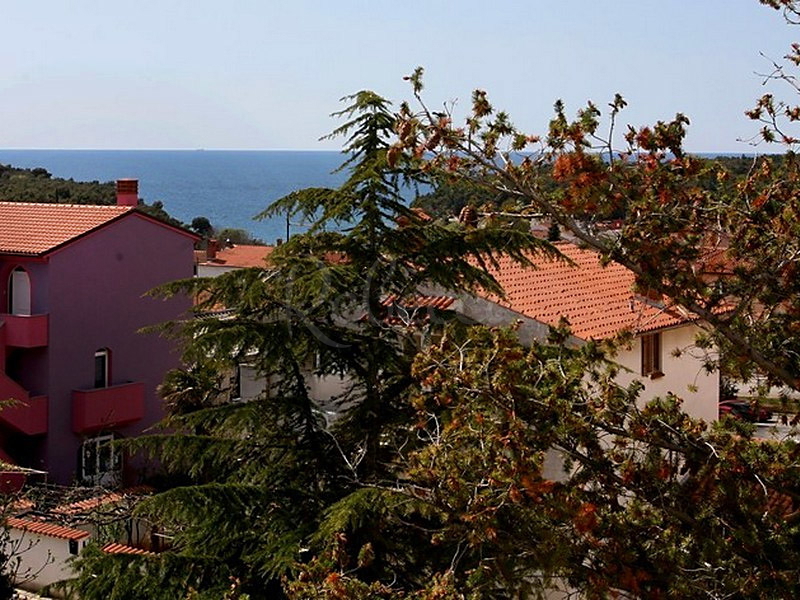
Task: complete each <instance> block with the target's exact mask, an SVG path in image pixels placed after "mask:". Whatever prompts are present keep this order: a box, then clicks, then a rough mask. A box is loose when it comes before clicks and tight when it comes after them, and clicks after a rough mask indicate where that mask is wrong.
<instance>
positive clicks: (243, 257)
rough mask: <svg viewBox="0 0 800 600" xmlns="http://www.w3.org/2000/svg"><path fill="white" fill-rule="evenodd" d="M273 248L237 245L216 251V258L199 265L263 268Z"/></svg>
mask: <svg viewBox="0 0 800 600" xmlns="http://www.w3.org/2000/svg"><path fill="white" fill-rule="evenodd" d="M274 249H275V246H254V245H250V244H237V245H235V246H233V247H232V248H227V247H226V248H222V249H220V250H218V251H217V256H216V258H212V259H211V260H206V261H201V262H200V264H203V265H211V266H220V267H240V268H241V267H263V266H264V264H265V262H266V260H267V257H268V256H269V255H270V254H272V251H273V250H274Z"/></svg>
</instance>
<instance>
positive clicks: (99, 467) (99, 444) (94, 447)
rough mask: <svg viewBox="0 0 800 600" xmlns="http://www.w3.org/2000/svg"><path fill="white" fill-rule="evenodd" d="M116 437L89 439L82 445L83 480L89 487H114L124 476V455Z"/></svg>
mask: <svg viewBox="0 0 800 600" xmlns="http://www.w3.org/2000/svg"><path fill="white" fill-rule="evenodd" d="M113 441H114V435H113V434H108V435H101V436H98V437H94V438H89V439H88V440H86V441H85V442H83V444H82V445H81V465H80V467H81V480H83V482H84V483H86V484H89V485H102V486H112V485H115V484H117V483H118V482H119V478H120V475H121V474H122V453H121V451H120V449H119V448H117V447H116V446H114V444H112V442H113Z"/></svg>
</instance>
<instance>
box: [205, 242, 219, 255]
mask: <svg viewBox="0 0 800 600" xmlns="http://www.w3.org/2000/svg"><path fill="white" fill-rule="evenodd" d="M218 250H219V242H218V241H217V240H214V239H211V240H208V246H207V247H206V260H214V259H215V258H217V251H218Z"/></svg>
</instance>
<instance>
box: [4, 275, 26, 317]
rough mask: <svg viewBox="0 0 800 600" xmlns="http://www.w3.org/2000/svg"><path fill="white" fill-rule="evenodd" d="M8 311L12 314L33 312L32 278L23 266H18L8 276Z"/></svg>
mask: <svg viewBox="0 0 800 600" xmlns="http://www.w3.org/2000/svg"><path fill="white" fill-rule="evenodd" d="M8 312H9V314H12V315H29V314H31V279H30V277H28V272H27V271H26V270H25V269H23V268H22V267H17V268H16V269H14V270H13V271H11V274H10V275H9V276H8Z"/></svg>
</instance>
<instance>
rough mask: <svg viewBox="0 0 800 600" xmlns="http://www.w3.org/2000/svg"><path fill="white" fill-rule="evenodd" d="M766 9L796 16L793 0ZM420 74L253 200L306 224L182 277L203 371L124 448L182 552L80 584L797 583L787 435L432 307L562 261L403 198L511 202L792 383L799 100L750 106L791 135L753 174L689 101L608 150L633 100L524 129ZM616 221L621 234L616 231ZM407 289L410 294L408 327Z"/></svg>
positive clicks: (610, 352) (688, 593) (798, 256)
mask: <svg viewBox="0 0 800 600" xmlns="http://www.w3.org/2000/svg"><path fill="white" fill-rule="evenodd" d="M762 2H763V3H765V4H768V5H770V6H772V7H773V8H782V9H784V11H785V14H786V15H787V17H792V16H797V15H798V14H800V13H798V11H797V4H796V3H795V2H791V1H789V0H780V1H773V0H762ZM792 56H793V55H792V54H790V56H789V61H790V64H791V63H794V64H798V63H799V62H800V61H796V60H794V59H793V58H792ZM781 75H784V76H783V77H782V76H781ZM778 79H783V81H785V82H789V83H791V82H792V80H791V79H790V78H788V75H787V74H786V73H779V74H778ZM409 81H410V84H411V85H412V88H413V93H414V100H413V103H412V102H408V103H403V104H401V105H400V106H399V107H398V109H397V111H396V112H393V110H392V108H391V106H390V104H389V103H388V101H387V100H385V99H384V98H382V97H380V96H378V95H376V94H374V93H372V92H366V91H365V92H359V93H358V94H356V95H354V96H352V97H350V98H348V99H347V101H348V102H349V104H348V106H347V107H346V108H345V109H344V110H343V111H341V112H340V113H338V114H337V116H338V117H339V118H341V119H342V120H343V121H344V123H343V124H342V125H341V126H340V127H339V128H338V129H337V130H336V131H334V134H333V135H340V136H344V138H345V140H346V143H345V162H344V164H343V166H342V168H343V169H345V170H346V171H347V173H348V179H347V181H346V182H345V183H344V184H343V185H342V186H341V187H340V188H338V189H320V188H317V189H308V190H302V191H298V192H295V193H292V194H290V195H289V196H287V197H285V198H283V199H280V200H278V201H276V202H275V203H273V204H272V205H271V206H270V207H269V208H268V209H267V210H266V211H265V213H264V216H271V215H276V214H289V215H290V216H293V215H298V214H300V215H301V216H303V217H304V218H305V219H306V220H309V221H310V222H312V226H311V227H310V229H309V231H308V233H305V234H301V235H297V236H295V237H293V238H292V239H291V240H289V241H288V242H287V243H286V244H284V245H282V246H281V247H280V248H278V249H276V250H275V252H274V253H273V254H272V255H271V257H270V260H271V263H270V265H269V267H268V268H267V267H265V268H253V269H243V270H240V271H237V272H231V273H226V274H224V275H222V276H220V277H219V278H216V279H212V280H202V279H199V280H192V281H184V282H178V283H176V284H174V285H171V286H169V287H168V288H167V289H166V290H165V292H166V293H179V292H187V291H188V292H190V293H193V294H196V295H197V297H198V298H199V299H200V303H199V305H198V308H197V309H198V313H199V315H200V316H201V317H202V318H198V319H195V320H193V321H191V322H188V323H183V324H179V326H178V327H177V329H178V331H179V333H180V334H181V335H183V336H184V339H185V340H186V344H187V345H186V354H185V360H186V368H185V369H183V370H181V371H177V372H173V373H171V374H170V376H169V377H168V379H167V381H166V382H165V385H164V387H163V392H164V395H165V397H166V398H168V400H169V406H170V409H171V414H170V416H169V417H168V418H167V419H166V421H165V422H164V423H163V427H162V431H161V432H160V433H156V434H154V435H152V436H148V437H146V438H142V439H139V440H133V441H130V442H128V445H129V446H130V447H131V448H132V449H140V450H147V451H150V452H154V453H155V454H156V456H158V458H159V461H160V464H161V466H162V467H163V469H164V471H165V477H164V479H163V480H162V481H163V482H164V484H163V491H162V493H160V494H158V495H156V496H154V497H153V498H152V499H150V500H147V501H145V502H144V503H142V504H141V505H140V506H139V507H138V508H137V511H136V512H137V515H138V516H139V517H141V518H147V519H149V520H152V521H153V522H154V523H156V524H157V526H158V527H159V528H160V530H161V531H164V532H165V533H166V534H167V535H169V536H170V537H171V540H172V542H171V543H172V546H171V548H170V549H169V550H168V551H166V552H164V553H161V554H159V555H157V556H152V557H133V558H128V557H108V556H103V555H102V554H100V553H98V552H93V553H91V552H90V553H88V554H86V555H85V556H84V557H83V558H81V559H80V560H79V565H80V567H81V573H80V576H79V577H78V579H77V580H76V581H75V582H74V587H75V589H76V590H77V591H78V592H79V593H80V595H81V597H82V598H87V599H92V598H134V597H135V598H140V597H152V598H160V597H164V598H166V597H170V598H176V597H185V598H219V597H228V598H237V597H240V598H244V597H247V598H276V597H287V598H290V599H292V600H300V599H304V600H305V599H319V600H323V599H324V600H356V599H361V598H376V599H377V598H382V599H387V600H388V599H391V600H395V599H400V598H412V599H416V600H433V599H439V600H456V599H465V598H487V599H501V598H519V599H523V598H538V597H544V596H545V595H546V594H548V593H550V592H552V591H553V590H562V591H563V592H564V593H565V594H574V595H576V596H578V597H585V598H608V597H622V598H686V599H689V598H698V597H708V598H720V599H721V598H731V597H736V598H789V597H795V596H796V595H797V592H798V588H800V580H799V579H798V575H797V567H796V565H797V561H798V558H799V557H798V544H797V540H798V535H800V529H798V523H800V519H799V518H798V515H800V511H799V510H798V509H800V473H798V468H797V454H798V451H800V450H798V446H797V444H796V442H795V441H794V440H793V439H792V438H787V439H784V440H773V441H756V440H754V439H753V431H754V429H753V427H752V426H749V425H747V424H745V423H739V422H735V421H733V420H731V419H723V420H722V421H720V422H719V423H714V424H707V423H703V422H700V421H696V420H693V419H691V418H689V417H688V416H687V415H686V414H685V413H683V412H682V411H681V400H680V398H679V397H677V396H675V395H672V394H670V395H668V396H666V397H663V398H656V399H652V400H650V399H643V398H640V393H641V385H640V384H638V383H633V384H630V385H626V386H623V385H620V384H619V382H618V379H617V375H618V374H619V369H620V368H619V367H618V366H617V365H616V364H615V362H614V353H615V351H616V350H617V349H618V345H619V344H620V343H624V339H620V340H608V341H606V342H603V343H597V342H591V341H590V342H588V343H586V344H585V345H583V346H581V347H573V346H570V345H568V344H567V343H566V341H567V339H568V338H569V329H568V325H567V324H566V323H562V325H561V326H559V327H558V328H555V329H553V330H552V332H551V334H550V337H549V339H547V340H542V341H538V342H534V343H532V344H531V345H530V346H529V347H523V346H521V345H520V344H519V341H518V339H517V337H516V334H515V331H514V329H513V327H512V328H509V329H500V330H497V329H487V328H484V327H481V326H474V325H470V324H467V323H463V322H460V321H458V320H457V319H448V316H449V315H448V314H446V312H438V311H430V312H427V311H426V312H425V313H424V314H423V313H421V312H420V311H419V310H417V309H415V308H414V299H415V298H417V297H418V296H419V294H420V293H422V292H423V291H425V290H442V289H443V290H456V291H475V290H476V289H479V288H480V289H482V290H485V291H490V292H494V293H496V294H502V290H501V289H499V288H498V286H497V283H496V281H494V279H493V278H492V277H491V275H490V274H489V272H488V271H487V270H486V269H485V268H484V267H486V266H487V265H494V264H496V260H497V259H498V257H500V256H503V255H510V256H511V257H512V258H514V259H515V260H517V261H519V262H520V263H523V264H528V265H529V264H531V261H533V262H535V261H536V260H539V259H542V258H544V257H551V258H553V257H557V251H556V250H555V249H554V248H553V247H552V246H551V245H549V244H548V243H547V242H546V241H543V240H539V239H537V238H535V237H534V236H532V235H531V234H530V233H529V232H528V231H526V230H524V229H521V228H519V227H515V226H513V225H512V224H510V223H509V222H508V221H507V220H506V219H494V218H491V214H489V215H488V216H487V218H484V219H482V220H479V221H478V222H477V223H475V222H469V223H458V222H453V221H452V220H450V219H448V218H444V217H443V218H432V217H431V216H430V215H428V214H425V213H422V212H420V211H417V210H414V209H412V208H409V207H408V206H406V203H405V202H404V201H403V198H402V194H401V188H402V185H403V184H413V183H414V182H420V183H432V182H433V183H435V182H441V181H452V182H456V183H455V185H454V186H453V187H454V188H455V187H456V186H464V187H465V188H466V189H473V187H474V188H475V189H478V188H480V189H482V190H485V191H484V192H483V193H485V194H488V196H490V197H493V198H494V197H502V198H503V206H502V211H503V212H504V213H506V212H509V211H511V212H514V211H516V212H517V213H518V214H520V215H527V214H529V213H531V212H535V213H543V214H546V215H548V216H549V217H550V218H551V219H552V220H553V221H554V222H556V223H557V224H558V225H559V227H560V228H561V230H562V231H565V232H569V233H570V235H572V236H573V237H574V238H576V239H577V240H579V242H580V243H583V244H585V245H587V246H589V247H591V248H594V249H595V250H597V252H598V253H599V254H600V255H601V256H602V257H603V260H605V261H609V262H610V261H615V262H618V263H620V264H622V265H623V266H625V267H627V268H628V269H629V270H630V271H631V272H632V273H634V274H635V275H636V279H637V287H638V291H640V292H641V293H643V294H646V295H648V296H649V297H657V298H659V302H661V303H662V304H663V305H664V308H665V310H669V311H674V312H676V313H678V314H690V315H694V316H695V317H696V318H697V322H698V323H700V324H702V325H703V327H704V333H703V334H702V335H701V336H700V337H699V338H698V339H697V340H696V342H695V343H696V346H697V347H696V350H698V351H709V354H708V362H707V364H708V366H709V368H712V369H717V368H719V369H722V368H724V369H725V370H726V372H727V373H731V374H733V375H736V376H738V377H741V378H747V379H749V378H751V377H752V376H753V375H756V374H757V375H760V376H762V377H763V378H764V381H766V383H768V384H773V383H774V384H780V385H783V386H785V387H786V388H787V389H794V390H800V376H799V375H798V373H800V358H798V357H800V336H798V323H799V321H798V317H797V315H798V314H800V313H799V312H798V311H800V294H799V292H800V289H799V288H798V285H799V284H798V278H797V277H796V274H797V269H798V263H799V261H800V251H799V250H800V249H798V240H800V235H799V234H800V230H798V227H800V224H799V223H800V219H798V216H800V215H798V211H799V210H800V204H798V197H799V195H798V189H800V187H799V186H798V183H799V182H798V174H800V171H799V169H800V164H798V162H797V157H796V156H795V154H794V153H793V152H792V151H791V146H792V145H793V144H795V143H796V142H795V139H794V137H793V136H791V135H790V134H788V133H787V126H786V125H785V124H783V123H782V121H784V120H788V121H789V127H791V123H792V122H793V121H795V120H796V118H797V117H796V115H797V114H798V113H797V112H796V111H795V110H794V109H792V108H791V106H790V105H787V104H784V103H779V102H778V101H777V100H775V98H774V97H770V98H766V97H765V98H762V99H761V100H760V101H759V103H758V105H757V107H756V108H755V109H753V111H751V112H750V116H751V118H754V119H756V120H758V121H761V122H762V126H763V127H764V128H765V129H762V133H761V137H762V138H763V139H764V140H766V141H768V142H769V141H773V140H774V141H780V142H783V143H785V144H788V145H789V147H790V149H789V151H787V152H785V153H784V155H783V157H782V158H781V160H780V161H775V160H771V159H769V158H766V159H759V160H753V161H752V163H751V165H750V167H749V168H748V170H747V171H746V173H740V174H739V175H740V176H739V177H737V176H736V174H735V173H732V172H731V171H732V169H727V168H725V165H724V164H721V163H720V162H719V161H713V160H706V159H703V158H700V157H695V156H691V155H688V154H687V153H686V152H685V151H684V149H683V139H684V137H685V133H686V128H687V126H688V119H687V118H686V117H685V116H683V115H681V114H678V115H676V116H675V118H674V119H672V120H669V121H662V122H658V123H656V124H655V125H653V126H648V127H638V128H637V127H632V126H629V127H628V128H627V129H624V130H623V131H622V132H621V133H622V135H621V137H618V134H617V133H616V132H618V130H619V127H618V121H619V120H620V119H621V115H622V114H624V113H623V112H622V111H623V109H624V108H625V105H626V102H625V100H624V99H623V98H622V97H621V96H616V97H615V98H613V99H612V101H611V102H610V103H609V105H608V107H607V111H606V112H607V114H606V115H605V116H604V115H602V114H601V111H600V109H599V107H598V106H596V105H595V104H591V103H590V104H589V105H587V106H586V107H585V108H583V109H581V110H580V111H578V113H577V115H576V116H575V117H570V116H568V111H567V109H566V107H565V105H564V104H563V103H561V102H557V103H556V105H555V114H554V117H553V119H552V120H551V121H550V123H549V126H548V127H547V129H546V131H544V132H543V133H541V134H538V135H537V134H531V133H527V132H522V131H519V130H518V129H516V128H515V127H514V126H513V124H512V122H511V119H510V117H509V116H508V115H507V114H505V113H503V112H501V111H496V110H495V108H494V107H493V106H492V104H491V103H490V101H489V98H488V95H487V94H486V93H485V92H483V91H480V90H478V91H476V92H475V93H474V95H473V99H472V100H473V102H472V106H471V109H470V111H469V114H467V115H466V116H465V118H464V120H463V122H458V120H457V117H456V116H455V115H454V114H452V113H451V112H450V111H449V110H445V112H434V111H431V110H429V109H428V108H427V105H426V101H425V98H424V95H423V86H422V72H421V70H417V71H416V72H415V73H414V74H413V75H411V76H410V77H409ZM492 210H493V209H492V208H491V207H488V210H487V211H486V212H488V213H491V212H492ZM611 217H614V218H615V219H619V220H620V222H619V223H618V226H617V228H616V229H614V230H608V229H607V228H604V227H601V225H602V222H603V221H605V220H607V219H609V218H611ZM399 305H400V306H405V307H406V308H409V307H410V309H409V310H407V311H406V312H405V313H404V314H403V315H402V317H403V318H398V313H396V312H393V311H392V308H393V307H396V306H399ZM220 307H223V308H225V309H226V311H225V312H224V314H220V313H219V309H220ZM215 311H216V312H215ZM716 349H718V350H719V352H717V351H716ZM242 363H246V364H248V365H250V366H251V367H252V368H254V369H256V370H257V371H258V372H259V373H260V375H261V376H262V377H263V378H264V379H265V381H268V382H269V392H268V394H265V395H264V396H263V397H262V398H259V399H257V400H255V401H251V402H246V403H231V402H230V401H229V397H230V396H229V390H228V389H227V387H228V386H227V383H226V380H227V374H228V373H229V372H230V370H231V369H232V368H234V367H235V366H236V365H237V364H242ZM345 374H346V376H347V377H346V380H345V382H344V385H343V387H342V391H341V393H338V394H335V395H334V396H333V397H331V398H327V399H323V400H324V401H322V402H320V401H319V399H315V398H314V397H313V396H312V395H311V393H310V379H309V378H310V377H318V378H324V377H327V378H330V377H337V376H342V375H345ZM645 400H647V401H645ZM787 402H788V399H787ZM326 411H327V412H326Z"/></svg>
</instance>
